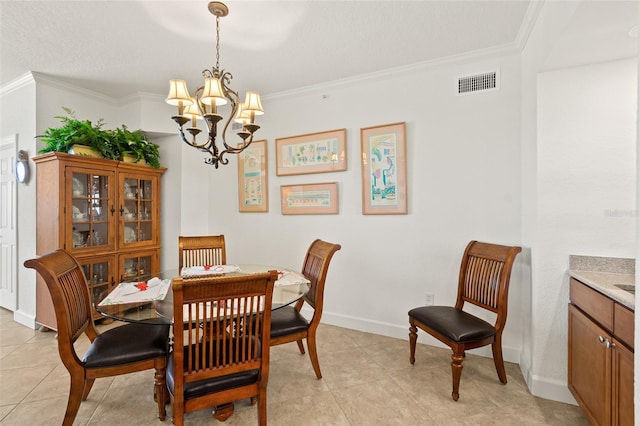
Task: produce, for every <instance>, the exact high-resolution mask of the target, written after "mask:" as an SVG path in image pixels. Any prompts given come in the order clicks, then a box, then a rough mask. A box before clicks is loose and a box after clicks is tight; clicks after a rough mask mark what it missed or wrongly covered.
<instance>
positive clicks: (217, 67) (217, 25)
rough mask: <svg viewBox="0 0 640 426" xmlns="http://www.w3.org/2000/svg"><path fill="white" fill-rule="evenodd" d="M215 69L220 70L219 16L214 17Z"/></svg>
mask: <svg viewBox="0 0 640 426" xmlns="http://www.w3.org/2000/svg"><path fill="white" fill-rule="evenodd" d="M216 69H217V70H219V69H220V16H218V15H216Z"/></svg>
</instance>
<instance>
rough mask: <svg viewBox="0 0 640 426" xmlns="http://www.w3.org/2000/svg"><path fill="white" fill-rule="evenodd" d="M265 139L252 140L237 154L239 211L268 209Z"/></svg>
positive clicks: (262, 210)
mask: <svg viewBox="0 0 640 426" xmlns="http://www.w3.org/2000/svg"><path fill="white" fill-rule="evenodd" d="M267 188H268V187H267V141H266V140H260V141H253V142H252V143H251V145H249V146H248V147H247V148H245V150H244V151H242V152H241V153H240V154H238V207H239V210H240V211H241V212H267V211H269V197H268V192H267V191H268V189H267Z"/></svg>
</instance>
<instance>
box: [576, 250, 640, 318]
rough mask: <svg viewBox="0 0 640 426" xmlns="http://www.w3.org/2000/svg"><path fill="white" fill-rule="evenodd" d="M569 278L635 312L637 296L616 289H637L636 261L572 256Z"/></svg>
mask: <svg viewBox="0 0 640 426" xmlns="http://www.w3.org/2000/svg"><path fill="white" fill-rule="evenodd" d="M569 276H571V277H573V278H575V279H577V280H578V281H580V282H582V283H584V284H586V285H588V286H589V287H591V288H593V289H594V290H596V291H598V292H600V293H602V294H604V295H606V296H608V297H610V298H611V299H613V300H615V301H616V302H618V303H620V304H622V305H623V306H626V307H627V308H629V309H632V310H634V311H635V308H636V301H635V299H636V297H635V294H633V293H630V292H628V291H626V290H623V289H621V288H618V287H616V285H626V286H633V287H634V288H635V284H636V276H635V259H622V258H612V257H596V256H574V255H571V256H569Z"/></svg>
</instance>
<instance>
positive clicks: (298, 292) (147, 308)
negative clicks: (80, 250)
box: [95, 264, 310, 324]
mask: <svg viewBox="0 0 640 426" xmlns="http://www.w3.org/2000/svg"><path fill="white" fill-rule="evenodd" d="M234 266H237V268H233V269H237V270H235V271H233V272H225V273H220V274H215V271H212V272H211V276H222V275H224V276H237V275H246V274H257V273H261V272H267V271H271V270H276V271H278V280H277V281H276V283H275V285H274V288H273V298H272V306H271V310H276V309H278V308H281V307H283V306H287V305H290V304H292V303H294V302H296V301H297V300H299V299H300V298H301V297H302V296H304V295H305V294H307V292H308V291H309V288H310V281H309V280H308V279H306V278H305V277H304V276H303V275H302V274H300V273H299V272H295V271H292V270H291V269H288V268H281V267H277V266H271V265H256V264H238V265H234ZM179 276H180V272H179V271H178V270H177V269H174V270H167V271H164V272H161V273H158V274H151V275H148V276H147V277H146V278H147V280H145V281H141V282H152V279H156V278H158V279H159V280H161V281H162V282H164V283H166V284H167V285H166V294H164V293H163V294H160V295H159V297H158V298H157V299H156V300H145V301H136V302H128V301H127V300H126V298H121V299H120V300H117V299H115V298H113V295H114V293H115V292H116V290H119V289H123V288H125V287H126V288H129V287H131V288H133V287H134V286H138V287H139V285H140V283H138V282H123V283H120V284H119V285H118V286H116V288H115V290H113V291H112V292H111V293H110V294H109V295H108V296H107V297H106V298H105V299H103V300H102V301H101V302H100V303H96V305H95V309H96V310H97V311H98V312H99V313H100V314H101V315H102V316H104V317H107V318H112V319H115V320H118V321H124V322H135V323H145V324H172V323H173V292H172V290H171V285H169V283H170V281H171V280H173V279H174V278H176V277H179ZM203 276H207V275H205V274H204V273H203V275H198V276H197V277H196V276H194V277H193V278H194V279H198V278H202V277H203ZM183 278H184V279H185V280H188V279H189V277H183ZM142 288H146V287H142ZM110 297H111V299H110ZM109 299H110V300H109ZM105 302H106V303H105Z"/></svg>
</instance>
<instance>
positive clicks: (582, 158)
mask: <svg viewBox="0 0 640 426" xmlns="http://www.w3.org/2000/svg"><path fill="white" fill-rule="evenodd" d="M637 78H638V77H637V61H636V60H635V59H629V60H623V61H616V62H608V63H602V64H594V65H589V66H584V67H577V68H569V69H563V70H558V71H551V72H546V73H542V74H540V76H539V80H538V111H537V115H538V128H537V133H538V178H537V187H538V188H537V206H538V210H537V213H538V218H537V239H536V247H535V258H536V263H535V270H534V275H533V294H532V300H533V318H532V323H533V324H534V328H533V342H534V353H533V366H532V369H533V374H534V375H535V376H539V377H540V380H542V381H547V382H553V381H557V382H558V383H560V384H563V385H565V386H566V377H567V362H566V360H567V303H568V302H569V290H568V289H569V278H568V275H567V269H568V262H569V255H570V254H579V255H591V256H611V257H630V258H633V257H635V238H636V234H635V233H636V231H635V222H636V217H635V216H636V210H635V205H636V163H635V158H636V117H637V110H636V104H637V100H636V95H637V89H636V85H637Z"/></svg>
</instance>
